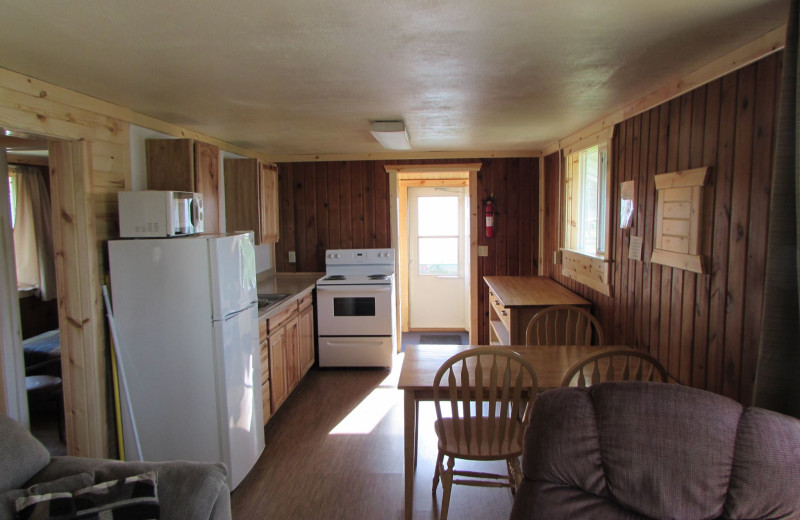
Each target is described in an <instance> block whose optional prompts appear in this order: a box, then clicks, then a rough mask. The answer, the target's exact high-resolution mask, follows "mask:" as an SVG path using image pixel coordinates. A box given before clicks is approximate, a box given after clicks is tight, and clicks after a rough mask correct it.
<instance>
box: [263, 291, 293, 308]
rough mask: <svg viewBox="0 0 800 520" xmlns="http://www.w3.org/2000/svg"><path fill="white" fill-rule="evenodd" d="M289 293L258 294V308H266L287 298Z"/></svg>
mask: <svg viewBox="0 0 800 520" xmlns="http://www.w3.org/2000/svg"><path fill="white" fill-rule="evenodd" d="M289 296H290V295H289V294H259V295H258V308H259V310H260V309H266V308H268V307H273V306H275V305H277V304H279V303H280V302H281V301H283V300H285V299H286V298H288V297H289Z"/></svg>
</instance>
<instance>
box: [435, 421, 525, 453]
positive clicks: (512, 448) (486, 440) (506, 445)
mask: <svg viewBox="0 0 800 520" xmlns="http://www.w3.org/2000/svg"><path fill="white" fill-rule="evenodd" d="M467 420H468V421H469V422H470V431H471V432H472V435H471V440H470V442H469V443H467V441H466V438H465V435H464V431H465V425H464V424H463V423H464V422H465V420H464V419H452V418H445V419H442V420H437V421H436V423H435V427H436V434H437V436H438V437H439V450H440V451H442V452H444V453H445V454H446V455H451V456H454V457H458V458H460V459H470V460H494V459H503V458H507V457H513V456H519V455H522V442H521V440H522V439H521V437H520V436H516V435H515V436H513V438H512V439H508V436H501V435H499V433H498V432H499V431H500V425H501V424H504V425H505V428H506V430H505V431H508V429H509V428H511V427H516V428H524V425H522V424H520V423H519V422H512V421H509V420H501V419H497V418H495V419H494V420H493V421H492V422H491V423H490V421H489V420H488V419H487V418H486V417H480V418H476V417H471V418H470V419H467ZM492 423H493V424H492ZM492 427H493V428H494V435H492V436H490V433H491V428H492ZM456 428H458V429H459V432H460V436H459V439H460V441H461V442H459V443H456V434H455V432H456ZM503 437H505V440H503ZM442 438H444V439H445V441H446V442H442ZM501 441H502V443H501Z"/></svg>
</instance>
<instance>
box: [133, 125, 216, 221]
mask: <svg viewBox="0 0 800 520" xmlns="http://www.w3.org/2000/svg"><path fill="white" fill-rule="evenodd" d="M145 149H146V152H147V189H148V190H172V191H193V192H197V193H201V194H202V195H203V213H204V232H205V233H219V232H220V225H219V147H217V146H214V145H213V144H208V143H204V142H202V141H195V140H194V139H147V140H145Z"/></svg>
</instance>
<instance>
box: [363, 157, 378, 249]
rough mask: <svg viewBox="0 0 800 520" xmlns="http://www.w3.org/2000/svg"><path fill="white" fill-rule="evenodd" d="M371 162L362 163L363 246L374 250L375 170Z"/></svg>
mask: <svg viewBox="0 0 800 520" xmlns="http://www.w3.org/2000/svg"><path fill="white" fill-rule="evenodd" d="M373 164H374V163H373V162H372V161H364V188H363V194H364V195H363V198H364V246H363V247H369V248H374V247H375V237H376V232H375V230H376V227H375V198H374V196H375V191H374V190H375V170H374V169H373Z"/></svg>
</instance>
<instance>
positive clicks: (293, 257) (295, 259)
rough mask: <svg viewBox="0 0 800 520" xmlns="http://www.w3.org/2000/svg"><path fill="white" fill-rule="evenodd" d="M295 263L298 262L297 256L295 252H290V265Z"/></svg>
mask: <svg viewBox="0 0 800 520" xmlns="http://www.w3.org/2000/svg"><path fill="white" fill-rule="evenodd" d="M295 262H297V255H296V254H295V252H294V251H289V263H290V264H293V263H295Z"/></svg>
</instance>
